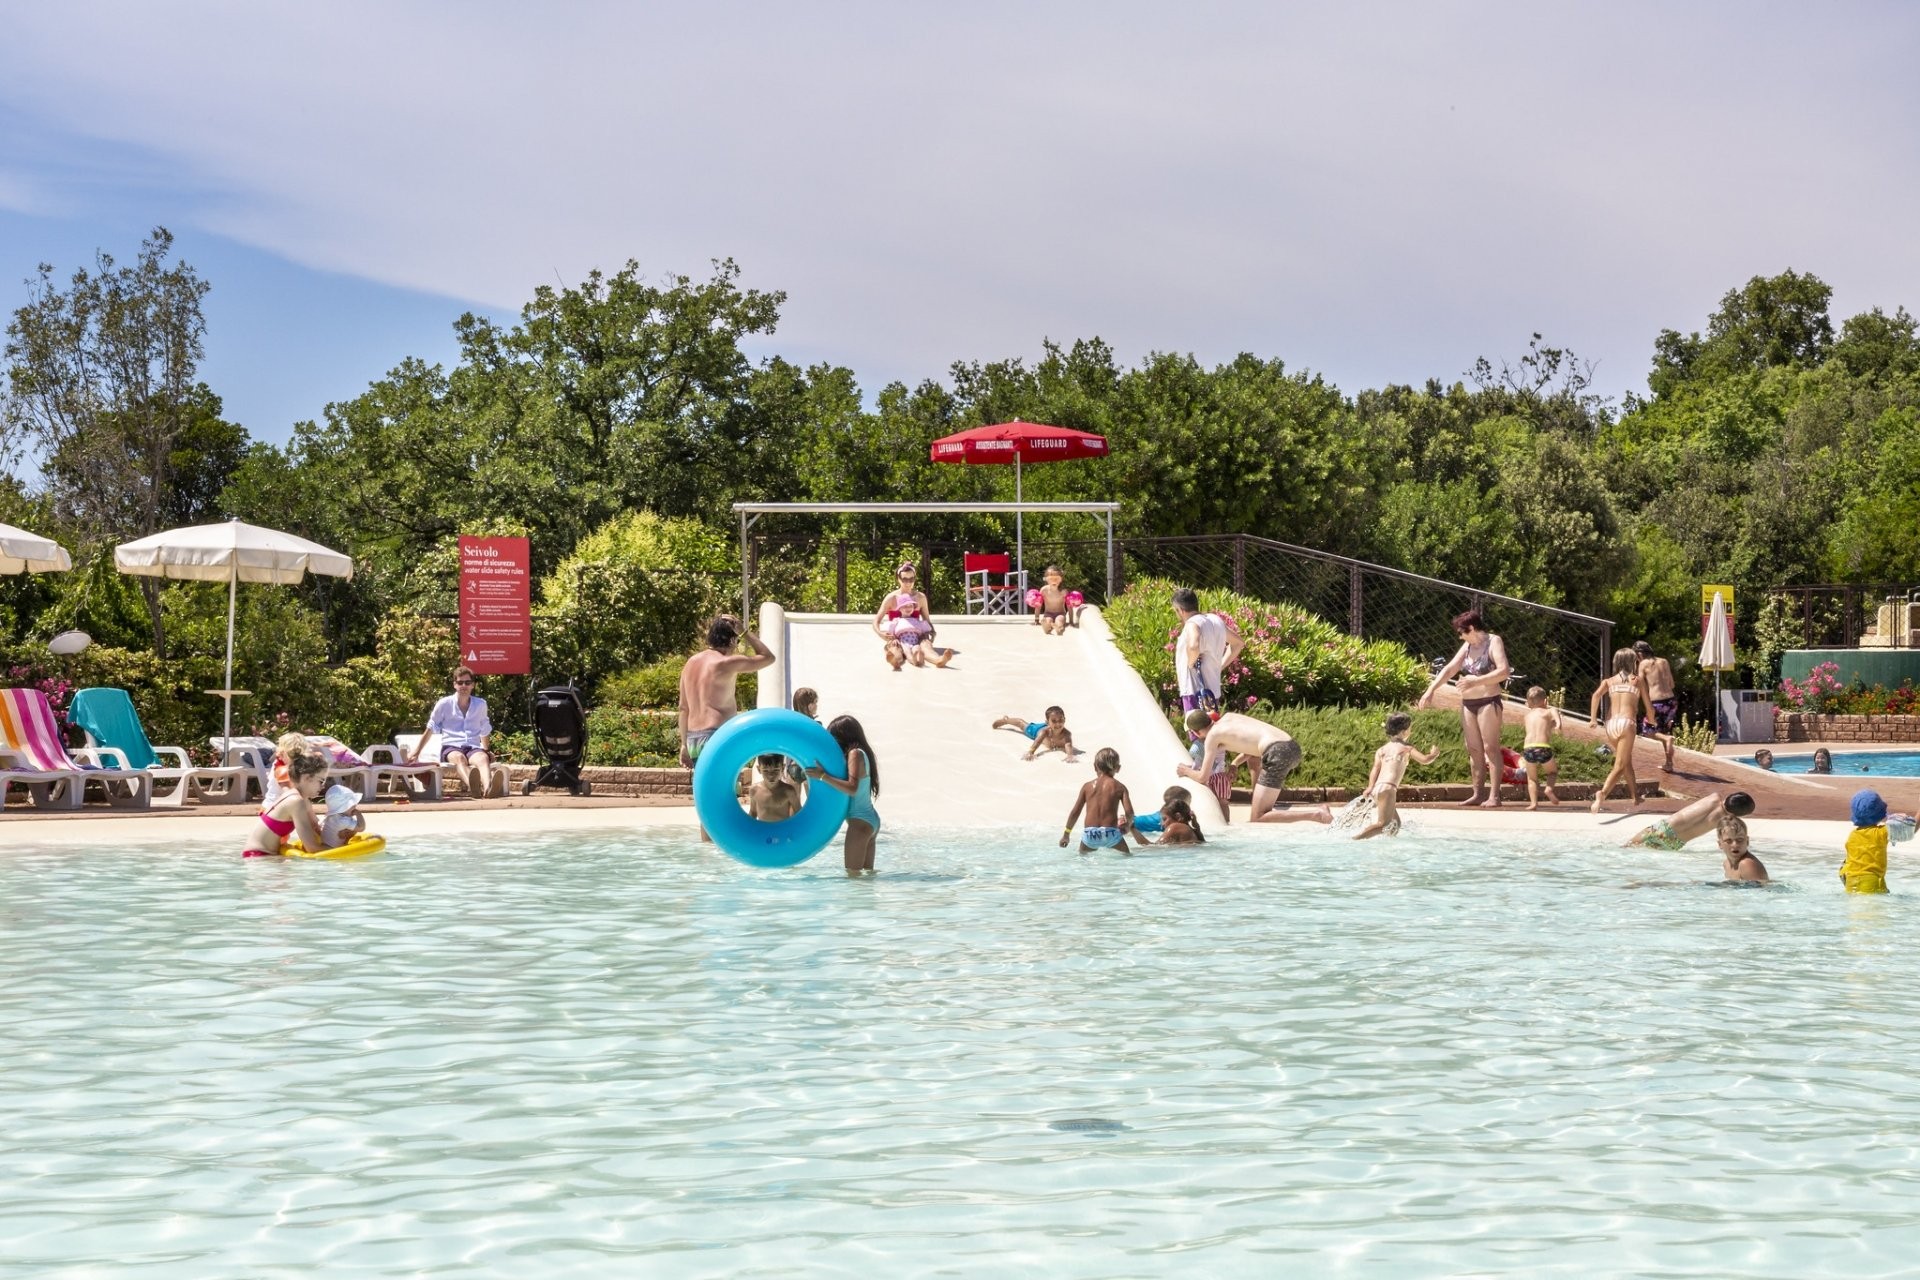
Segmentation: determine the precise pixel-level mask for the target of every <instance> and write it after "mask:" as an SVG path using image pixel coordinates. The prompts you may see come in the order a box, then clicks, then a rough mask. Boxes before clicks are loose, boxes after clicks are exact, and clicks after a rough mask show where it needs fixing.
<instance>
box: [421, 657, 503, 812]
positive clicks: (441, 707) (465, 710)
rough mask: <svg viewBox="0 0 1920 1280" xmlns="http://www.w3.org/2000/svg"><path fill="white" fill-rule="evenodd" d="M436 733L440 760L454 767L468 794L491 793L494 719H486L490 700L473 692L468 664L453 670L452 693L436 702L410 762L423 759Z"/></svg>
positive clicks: (476, 795)
mask: <svg viewBox="0 0 1920 1280" xmlns="http://www.w3.org/2000/svg"><path fill="white" fill-rule="evenodd" d="M435 734H438V735H439V736H440V763H441V764H443V765H451V766H452V767H453V771H454V773H455V775H457V776H458V777H459V779H460V781H461V783H462V784H463V785H464V786H465V787H466V789H467V794H468V795H470V796H473V797H474V798H476V799H478V798H479V797H482V796H485V795H486V794H488V790H489V785H490V783H491V781H492V778H493V757H492V755H490V754H489V753H488V752H487V739H488V738H489V737H491V736H492V734H493V722H492V721H490V720H488V719H487V700H486V699H485V698H482V697H481V696H479V695H478V694H476V693H475V692H474V691H473V672H471V671H469V670H468V669H467V668H465V667H455V668H454V669H453V692H452V693H450V694H448V695H447V696H446V697H444V698H442V699H440V701H438V702H436V703H434V704H433V714H431V715H429V716H428V717H427V731H426V733H424V734H422V735H421V737H420V741H418V742H416V743H414V744H413V750H412V751H411V752H409V753H408V755H407V762H408V763H409V764H411V763H412V762H413V761H415V760H418V759H419V758H420V749H421V748H422V747H424V746H425V745H426V744H427V742H428V740H430V739H431V738H432V737H433V736H434V735H435Z"/></svg>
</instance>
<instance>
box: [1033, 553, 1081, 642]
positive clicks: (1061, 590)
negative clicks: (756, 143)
mask: <svg viewBox="0 0 1920 1280" xmlns="http://www.w3.org/2000/svg"><path fill="white" fill-rule="evenodd" d="M1041 581H1042V582H1044V583H1045V584H1046V585H1044V586H1039V587H1035V588H1034V589H1033V590H1032V591H1029V592H1028V593H1027V607H1028V608H1029V609H1032V610H1033V624H1034V625H1035V626H1037V627H1039V628H1040V630H1041V631H1042V632H1044V633H1046V634H1047V635H1050V636H1063V635H1065V634H1067V624H1068V623H1069V622H1072V621H1073V620H1074V615H1075V612H1076V611H1077V610H1078V608H1079V605H1080V593H1079V592H1078V591H1069V590H1067V588H1066V586H1065V581H1066V580H1065V578H1064V576H1063V575H1062V574H1061V572H1060V566H1059V565H1057V564H1050V565H1048V566H1047V569H1046V572H1045V573H1044V574H1042V575H1041Z"/></svg>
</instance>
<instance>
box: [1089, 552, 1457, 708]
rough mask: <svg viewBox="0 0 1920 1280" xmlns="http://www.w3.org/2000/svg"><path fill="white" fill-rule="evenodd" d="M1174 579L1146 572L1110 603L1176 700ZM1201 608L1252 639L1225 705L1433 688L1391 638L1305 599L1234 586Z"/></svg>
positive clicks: (1148, 668)
mask: <svg viewBox="0 0 1920 1280" xmlns="http://www.w3.org/2000/svg"><path fill="white" fill-rule="evenodd" d="M1173 588H1174V584H1173V583H1171V582H1168V581H1166V580H1165V579H1161V578H1147V579H1141V580H1138V581H1136V582H1134V583H1133V585H1131V586H1130V587H1128V588H1127V590H1126V591H1125V592H1124V593H1123V594H1122V595H1121V596H1120V598H1119V599H1117V600H1115V601H1114V602H1113V603H1112V604H1111V605H1109V606H1108V607H1107V608H1106V610H1105V614H1106V619H1107V625H1108V626H1110V627H1111V628H1112V629H1113V636H1114V640H1115V641H1116V642H1117V643H1118V644H1119V646H1120V651H1121V652H1122V653H1123V654H1125V655H1126V657H1127V661H1129V662H1130V663H1132V664H1133V668H1134V670H1136V671H1138V672H1139V673H1140V675H1141V678H1142V679H1144V680H1145V681H1146V682H1147V687H1148V688H1150V689H1153V690H1155V691H1157V692H1159V693H1160V694H1162V695H1163V697H1165V698H1167V699H1171V698H1172V697H1173V696H1174V694H1175V690H1176V683H1175V680H1174V671H1173V640H1174V637H1175V636H1177V635H1178V634H1179V619H1178V618H1177V617H1176V616H1175V614H1174V612H1173V605H1172V603H1171V601H1170V598H1171V596H1172V595H1173ZM1200 607H1201V608H1202V609H1206V610H1209V611H1212V612H1218V613H1222V614H1225V615H1226V616H1227V617H1228V618H1230V619H1232V620H1233V622H1234V624H1235V625H1236V626H1237V627H1238V628H1239V629H1240V634H1241V635H1242V636H1244V637H1245V638H1246V642H1247V643H1246V648H1245V649H1244V650H1242V652H1241V655H1240V661H1239V662H1237V663H1235V664H1234V665H1233V666H1232V667H1231V668H1230V669H1229V670H1227V671H1225V672H1223V673H1222V675H1221V683H1222V684H1224V685H1225V686H1226V687H1225V688H1224V689H1222V690H1221V700H1222V702H1223V704H1224V705H1225V706H1226V707H1228V708H1229V709H1232V710H1245V709H1247V708H1249V707H1251V706H1253V705H1254V704H1255V703H1257V702H1268V703H1272V704H1274V705H1294V706H1302V705H1304V706H1336V705H1340V704H1342V703H1348V704H1353V703H1392V704H1397V703H1403V702H1408V701H1411V700H1412V699H1413V698H1415V697H1417V696H1419V693H1420V691H1421V690H1422V689H1424V688H1426V683H1427V680H1426V670H1425V668H1424V667H1422V666H1421V665H1420V662H1419V660H1418V659H1417V658H1415V657H1414V656H1413V655H1412V654H1410V653H1408V652H1407V651H1406V650H1405V649H1404V648H1402V647H1401V646H1400V645H1397V644H1394V643H1392V642H1391V641H1385V640H1376V641H1365V640H1360V639H1356V638H1355V637H1353V636H1350V635H1347V634H1346V633H1345V632H1344V631H1341V630H1340V629H1339V628H1338V627H1335V626H1334V625H1333V624H1332V623H1330V622H1328V621H1326V620H1325V619H1324V618H1321V617H1319V616H1317V615H1315V614H1312V613H1309V612H1307V611H1306V610H1305V609H1302V608H1300V607H1299V606H1297V605H1291V604H1283V603H1269V602H1266V601H1262V600H1255V599H1253V598H1252V597H1250V596H1243V595H1237V594H1235V593H1234V592H1231V591H1203V592H1201V593H1200Z"/></svg>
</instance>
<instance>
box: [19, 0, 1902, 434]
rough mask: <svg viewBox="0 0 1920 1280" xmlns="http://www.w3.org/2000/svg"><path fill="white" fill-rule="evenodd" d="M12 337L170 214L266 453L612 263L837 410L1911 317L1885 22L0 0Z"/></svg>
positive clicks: (239, 401) (1417, 13)
mask: <svg viewBox="0 0 1920 1280" xmlns="http://www.w3.org/2000/svg"><path fill="white" fill-rule="evenodd" d="M7 8H8V10H9V11H10V12H8V14H7V16H6V30H7V33H8V38H7V39H6V40H5V41H4V42H0V307H4V308H5V309H6V310H7V311H9V312H10V311H11V310H12V308H13V307H15V306H17V305H19V303H20V301H21V300H22V298H23V296H24V291H23V289H22V288H21V286H20V284H19V281H20V280H21V278H22V277H23V276H25V275H26V274H28V273H29V272H31V271H32V269H33V266H34V264H35V263H37V262H39V261H41V260H47V261H51V262H53V263H54V264H55V265H56V267H57V268H58V269H60V270H61V271H63V272H64V271H68V270H71V269H72V268H73V267H74V266H77V265H80V264H82V263H84V262H86V261H88V260H90V258H91V256H92V253H93V251H94V250H95V249H96V248H106V249H107V250H109V251H110V252H113V253H115V254H116V256H119V257H122V258H131V257H132V256H133V254H134V253H135V252H136V250H137V246H138V243H139V240H140V238H141V236H142V235H143V234H144V233H145V231H146V230H147V229H148V228H150V227H152V226H153V225H155V224H165V225H166V226H168V227H169V228H170V229H172V231H173V232H174V233H175V235H176V236H177V238H178V244H179V249H180V253H181V255H182V256H183V257H185V258H186V259H187V260H188V261H190V262H192V263H193V264H194V265H195V266H196V267H197V268H198V269H199V270H200V272H201V274H202V275H203V276H204V277H205V278H206V279H207V280H209V281H210V282H211V283H212V285H213V293H212V294H211V295H210V297H209V299H208V302H207V318H208V324H209V332H208V339H207V359H206V362H205V365H204V370H203V371H204V374H205V377H206V380H207V381H208V382H209V384H210V385H212V386H213V388H214V389H215V390H216V391H217V392H219V393H220V394H221V395H222V396H223V397H224V399H225V400H226V402H227V407H228V411H229V416H231V417H234V418H236V419H237V420H239V421H241V422H244V423H245V424H246V425H247V426H248V428H249V429H250V430H252V431H253V432H254V433H255V434H256V435H257V436H259V437H261V438H265V439H271V440H279V439H284V438H285V436H286V434H287V431H288V430H289V428H290V426H291V424H292V423H293V422H294V421H296V420H298V419H301V418H308V417H314V416H317V415H318V414H319V413H320V412H321V409H322V407H323V406H324V405H325V404H326V403H327V402H328V401H330V400H339V399H345V398H348V397H351V396H352V395H354V394H356V393H357V392H358V391H359V390H360V389H361V388H363V387H364V386H365V385H366V383H367V382H368V381H369V380H370V379H372V378H375V377H378V376H379V375H380V374H381V373H382V372H383V371H385V370H386V369H388V368H390V367H391V366H393V365H394V364H396V363H397V362H398V361H400V360H401V359H403V358H405V357H408V356H420V357H424V358H427V359H429V360H436V359H437V360H444V359H447V358H448V357H449V356H450V355H451V354H452V351H453V342H452V336H451V324H452V321H453V319H454V318H455V317H456V316H457V315H458V314H459V313H460V312H462V311H463V310H467V309H470V308H477V309H481V310H486V311H490V312H492V313H494V314H496V315H499V316H502V317H511V316H512V315H513V314H514V313H515V312H516V311H517V309H518V306H519V304H520V302H521V301H522V300H524V299H525V298H526V297H527V296H528V295H529V293H530V292H531V290H532V289H533V288H534V287H535V286H536V285H538V284H541V283H555V282H558V281H565V282H568V283H573V282H577V281H578V280H579V279H580V278H581V277H582V276H584V274H585V273H586V272H587V271H588V270H590V269H592V268H594V267H601V268H608V269H611V268H615V267H618V266H619V265H620V264H621V263H622V262H624V261H625V260H626V259H628V258H634V259H637V260H638V261H639V262H640V263H641V265H642V268H643V270H645V271H647V272H649V273H654V274H664V273H667V272H675V271H684V272H688V273H691V274H694V275H696V276H698V275H704V273H705V272H706V270H707V263H708V262H709V261H710V260H711V259H714V258H718V257H726V256H731V257H733V258H735V259H736V260H737V261H738V262H739V263H740V265H741V267H742V269H743V272H744V278H745V281H746V283H748V284H749V285H752V286H756V287H761V288H776V289H785V290H787V291H788V293H789V295H790V296H789V301H788V303H787V306H786V309H785V317H784V320H783V324H782V327H781V331H780V333H779V334H777V335H776V336H775V337H774V338H773V339H772V341H771V342H770V343H769V344H767V346H766V348H765V350H778V351H780V352H782V353H784V354H786V355H788V356H789V357H790V358H793V359H796V360H799V361H801V362H812V361H816V360H829V361H833V362H835V363H840V364H845V365H848V366H850V367H852V368H853V369H854V370H855V372H856V373H857V374H858V375H859V377H860V379H861V382H862V385H863V386H864V387H865V388H866V389H867V390H868V391H869V392H871V391H873V390H875V389H877V388H878V387H879V386H880V385H881V384H882V383H884V382H885V381H887V380H890V379H894V378H904V379H907V380H909V381H913V380H917V379H919V378H922V377H929V376H932V377H938V376H941V375H942V374H943V373H944V371H945V369H946V366H947V364H948V362H950V361H952V360H955V359H976V358H978V359H997V358H1003V357H1009V356H1026V357H1029V358H1031V357H1033V356H1034V355H1036V354H1037V353H1038V351H1039V348H1040V344H1041V342H1042V340H1043V339H1045V338H1049V337H1051V338H1054V339H1058V340H1071V339H1073V338H1077V337H1083V336H1092V335H1096V334H1097V335H1100V336H1102V337H1105V338H1106V339H1107V340H1108V341H1109V342H1110V343H1111V344H1112V345H1113V346H1114V347H1115V348H1116V350H1117V352H1118V353H1119V355H1120V357H1121V359H1122V360H1123V361H1125V362H1127V363H1132V362H1135V361H1137V360H1139V359H1140V358H1142V357H1143V356H1145V355H1146V354H1147V353H1148V352H1150V351H1155V350H1173V351H1184V352H1192V353H1194V354H1195V355H1197V356H1198V357H1199V358H1200V359H1202V360H1203V361H1207V362H1214V361H1220V360H1225V359H1229V358H1231V357H1232V356H1233V355H1234V354H1235V353H1237V352H1239V351H1243V350H1246V351H1252V352H1254V353H1256V354H1259V355H1262V356H1278V357H1280V358H1282V359H1284V360H1285V361H1286V362H1287V363H1288V365H1289V366H1290V367H1294V368H1302V367H1304V368H1309V369H1312V370H1314V371H1317V372H1320V373H1323V374H1325V375H1326V376H1327V377H1329V378H1330V379H1332V380H1333V381H1334V382H1336V383H1338V384H1339V385H1340V386H1341V387H1343V388H1345V389H1346V390H1348V391H1355V390H1358V389H1360V388H1363V387H1367V386H1377V385H1380V384H1382V383H1384V382H1387V381H1414V382H1418V381H1421V380H1424V379H1425V378H1427V377H1429V376H1437V377H1440V378H1443V379H1449V380H1451V379H1453V378H1455V377H1458V376H1459V375H1460V374H1461V373H1462V371H1464V370H1465V369H1466V368H1467V367H1468V366H1469V365H1470V364H1471V363H1472V361H1473V360H1474V358H1475V357H1477V356H1480V355H1483V354H1484V355H1487V356H1489V357H1492V358H1495V359H1496V360H1497V359H1500V358H1502V357H1506V358H1511V357H1514V356H1517V355H1518V354H1519V353H1520V352H1521V351H1523V350H1524V348H1525V346H1526V342H1527V338H1528V335H1529V334H1531V333H1532V332H1534V331H1536V330H1538V331H1541V332H1543V333H1544V334H1545V335H1546V336H1547V338H1548V340H1549V341H1551V342H1554V343H1558V344H1563V345H1570V346H1572V347H1574V348H1575V349H1576V350H1578V351H1579V352H1580V353H1581V354H1582V355H1583V356H1585V357H1587V358H1590V359H1593V360H1596V361H1598V362H1599V381H1600V386H1601V387H1602V389H1604V390H1606V391H1608V392H1609V393H1612V394H1615V395H1617V394H1619V393H1620V392H1622V391H1624V390H1627V389H1629V388H1639V387H1641V386H1642V385H1643V380H1644V374H1645V370H1646V368H1647V364H1648V361H1649V357H1650V352H1651V346H1652V342H1653V338H1654V335H1655V333H1656V332H1657V331H1658V330H1659V329H1660V328H1662V327H1666V326H1671V327H1677V328H1697V327H1699V326H1701V325H1702V324H1703V323H1704V321H1705V318H1706V316H1707V314H1708V313H1709V312H1710V311H1711V310H1712V309H1713V307H1714V306H1715V305H1716V303H1717V301H1718V299H1719V297H1720V295H1721V294H1722V293H1724V292H1725V291H1726V290H1727V289H1729V288H1732V287H1736V286H1738V285H1739V284H1741V283H1743V282H1744V281H1745V280H1746V279H1747V278H1748V277H1750V276H1752V275H1755V274H1773V273H1776V272H1779V271H1781V270H1784V269H1786V268H1788V267H1792V268H1795V269H1797V270H1801V271H1812V272H1814V273H1815V274H1818V275H1819V276H1821V277H1822V278H1823V279H1825V280H1826V281H1827V282H1828V283H1830V284H1832V285H1833V286H1834V289H1835V298H1834V312H1835V316H1836V319H1837V318H1840V317H1844V316H1846V315H1849V314H1852V313H1853V312H1855V311H1859V310H1863V309H1865V308H1866V307H1868V306H1870V305H1875V304H1878V305H1881V306H1883V307H1885V308H1887V309H1889V310H1891V309H1892V308H1893V307H1894V306H1896V305H1900V304H1904V305H1906V306H1907V307H1908V308H1909V309H1920V237H1915V236H1914V235H1913V234H1912V231H1911V228H1912V222H1913V218H1912V210H1913V209H1914V208H1916V207H1920V164H1916V163H1915V161H1916V158H1917V157H1916V151H1917V150H1920V118H1917V117H1920V95H1916V94H1914V93H1913V91H1912V88H1911V84H1912V71H1911V68H1912V66H1913V65H1914V63H1915V59H1916V55H1920V10H1916V9H1914V8H1913V7H1911V6H1903V5H1898V4H1868V3H1859V4H1846V3H1841V4H1832V5H1824V6H1819V7H1811V6H1792V5H1768V4H1690V5H1684V6H1676V5H1663V4H1636V3H1608V4H1585V5H1580V4H1575V5H1561V6H1545V7H1543V6H1537V5H1523V4H1507V3H1486V4H1464V3H1453V4H1449V3H1421V4H1411V3H1410V4H1373V5H1368V4H1359V5H1349V6H1339V7H1337V8H1336V7H1332V6H1320V5H1286V4H1270V3H1259V4H1254V3H1249V4H1233V3H1216V4H1207V3H1201V4H1195V5H1189V6H1182V7H1178V8H1176V7H1174V6H1166V5H1162V4H1149V3H1133V2H1131V0H1115V2H1113V3H1099V4H1096V3H1059V4H1049V5H1038V6H1036V5H1028V4H1015V3H990V2H989V3H979V4H974V5H968V6H962V7H950V8H941V7H935V6H900V5H892V4H852V3H841V4H834V3H823V4H820V5H811V6H793V5H773V4H733V5H712V6H701V7H691V6H689V7H684V8H665V7H662V8H649V7H643V6H634V5H629V4H621V3H591V2H582V3H575V4H570V5H567V6H525V5H519V4H501V3H493V2H491V0H477V2H475V3H466V4H457V5H456V4H450V3H430V2H424V0H423V2H420V3H412V4H407V5H391V4H384V3H362V2H360V0H341V2H339V3H332V4H328V5H324V6H277V5H257V4H252V3H241V2H239V0H233V2H230V3H229V2H220V3H214V2H206V0H182V2H180V3H174V4H169V5H166V6H153V5H149V4H145V3H134V2H133V0H125V2H102V3H90V4H79V5H70V6H58V7H56V6H44V5H30V4H24V3H18V4H16V3H8V4H7Z"/></svg>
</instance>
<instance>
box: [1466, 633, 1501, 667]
mask: <svg viewBox="0 0 1920 1280" xmlns="http://www.w3.org/2000/svg"><path fill="white" fill-rule="evenodd" d="M1492 670H1493V637H1491V636H1489V637H1487V638H1486V639H1485V640H1482V641H1481V642H1480V652H1479V653H1477V654H1476V653H1475V652H1474V651H1473V647H1472V646H1471V645H1469V646H1468V647H1467V660H1466V661H1465V662H1463V663H1461V664H1460V674H1461V675H1466V676H1484V675H1486V674H1487V673H1489V672H1491V671H1492Z"/></svg>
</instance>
